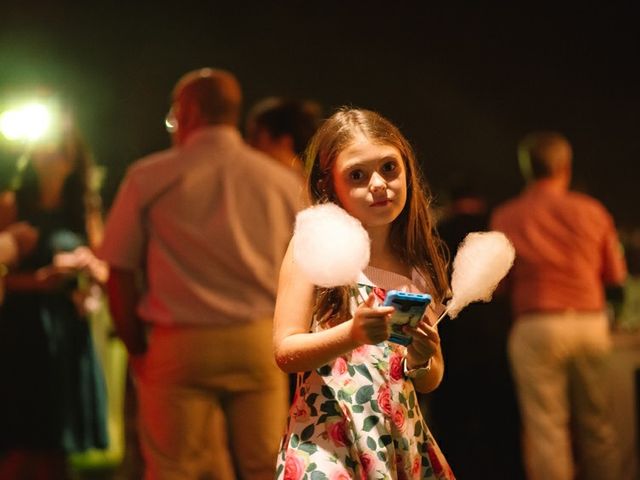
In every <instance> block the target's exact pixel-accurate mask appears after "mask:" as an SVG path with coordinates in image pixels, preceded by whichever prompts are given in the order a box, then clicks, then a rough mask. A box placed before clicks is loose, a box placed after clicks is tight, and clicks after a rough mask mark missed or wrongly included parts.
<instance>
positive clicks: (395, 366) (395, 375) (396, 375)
mask: <svg viewBox="0 0 640 480" xmlns="http://www.w3.org/2000/svg"><path fill="white" fill-rule="evenodd" d="M402 359H403V356H402V355H400V354H399V353H394V354H393V355H391V358H390V359H389V377H391V381H392V382H394V383H396V382H399V381H403V380H404V368H403V367H402Z"/></svg>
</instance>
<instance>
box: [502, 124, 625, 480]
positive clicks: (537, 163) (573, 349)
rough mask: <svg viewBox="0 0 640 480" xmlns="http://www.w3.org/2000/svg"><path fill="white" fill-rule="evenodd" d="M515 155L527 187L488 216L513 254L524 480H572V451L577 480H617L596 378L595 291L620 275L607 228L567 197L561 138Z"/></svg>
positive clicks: (512, 351)
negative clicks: (510, 245)
mask: <svg viewBox="0 0 640 480" xmlns="http://www.w3.org/2000/svg"><path fill="white" fill-rule="evenodd" d="M518 153H519V161H520V167H521V170H522V172H523V175H524V176H525V178H526V179H527V180H528V181H529V185H528V186H527V188H526V189H525V190H524V192H523V193H522V194H521V195H519V196H518V197H516V198H514V199H512V200H510V201H508V202H506V203H505V204H504V205H502V206H500V207H498V208H497V209H496V210H495V212H494V214H493V215H492V219H491V228H492V229H494V230H499V231H502V232H504V233H505V234H506V235H507V236H508V237H509V239H510V240H511V241H512V242H513V244H514V246H515V248H516V261H515V264H514V267H513V270H512V272H511V275H510V277H509V279H508V280H507V286H508V288H509V290H510V294H511V303H512V308H513V311H514V314H515V317H516V322H515V324H514V328H513V330H512V331H511V334H510V338H509V357H510V362H511V367H512V371H513V374H514V378H515V383H516V387H517V390H518V397H519V402H520V408H521V413H522V418H523V423H524V429H525V441H524V445H525V448H524V450H525V451H524V457H525V463H526V467H527V471H528V476H529V478H531V479H544V480H552V479H558V480H559V479H563V480H565V479H566V480H570V479H573V478H574V470H575V467H574V460H573V455H572V448H573V447H574V446H575V447H576V449H577V452H578V455H577V458H578V460H577V462H576V463H578V472H579V475H580V478H593V479H614V478H619V476H618V475H619V468H620V465H619V461H618V456H617V452H616V449H617V445H616V442H615V434H614V431H613V428H612V426H611V422H610V419H609V415H608V414H609V410H608V406H607V398H606V396H607V392H606V383H605V381H604V378H603V374H604V368H603V367H604V366H605V360H606V358H607V355H608V352H609V350H610V346H611V341H610V335H609V324H608V319H607V315H606V310H605V307H606V305H605V293H604V287H605V286H608V285H619V284H621V283H622V282H623V281H624V280H625V276H626V267H625V263H624V259H623V256H622V251H621V249H620V246H619V241H618V236H617V232H616V229H615V225H614V222H613V220H612V218H611V216H610V215H609V213H608V212H607V211H606V209H605V208H604V207H603V206H602V205H601V204H600V203H599V202H598V201H597V200H595V199H593V198H591V197H589V196H587V195H584V194H580V193H575V192H571V191H569V184H570V181H571V160H572V150H571V145H570V144H569V142H568V141H567V139H566V138H565V137H564V136H562V135H560V134H558V133H555V132H535V133H531V134H529V135H527V136H526V137H525V138H524V139H523V140H522V142H521V143H520V145H519V152H518ZM570 425H571V426H575V429H573V430H572V429H570ZM572 434H573V436H572Z"/></svg>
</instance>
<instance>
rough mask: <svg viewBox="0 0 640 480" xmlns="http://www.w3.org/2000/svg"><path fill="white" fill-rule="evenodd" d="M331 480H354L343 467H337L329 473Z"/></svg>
mask: <svg viewBox="0 0 640 480" xmlns="http://www.w3.org/2000/svg"><path fill="white" fill-rule="evenodd" d="M329 480H352V478H351V475H349V472H347V471H346V470H345V469H344V468H342V467H336V469H335V470H332V471H331V472H329Z"/></svg>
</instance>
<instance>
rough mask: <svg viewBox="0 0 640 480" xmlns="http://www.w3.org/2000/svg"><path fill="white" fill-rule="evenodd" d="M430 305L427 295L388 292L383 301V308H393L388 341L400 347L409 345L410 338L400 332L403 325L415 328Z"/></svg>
mask: <svg viewBox="0 0 640 480" xmlns="http://www.w3.org/2000/svg"><path fill="white" fill-rule="evenodd" d="M430 303H431V295H429V294H427V293H409V292H401V291H399V290H389V291H388V292H387V296H386V298H385V300H384V303H383V305H384V306H385V307H395V309H396V311H395V312H393V314H392V315H391V335H390V336H389V341H390V342H394V343H399V344H400V345H409V344H410V343H411V337H410V336H408V335H407V334H405V333H404V332H403V331H402V327H404V326H405V325H407V326H409V327H415V326H416V325H417V324H418V322H419V321H420V319H421V318H422V316H423V315H424V312H425V311H426V310H427V306H429V304H430Z"/></svg>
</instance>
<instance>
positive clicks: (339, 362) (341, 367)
mask: <svg viewBox="0 0 640 480" xmlns="http://www.w3.org/2000/svg"><path fill="white" fill-rule="evenodd" d="M345 373H347V361H346V360H345V359H344V358H343V357H338V358H336V359H335V361H334V362H333V367H332V368H331V375H333V376H334V377H341V376H342V375H344V374H345Z"/></svg>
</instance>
